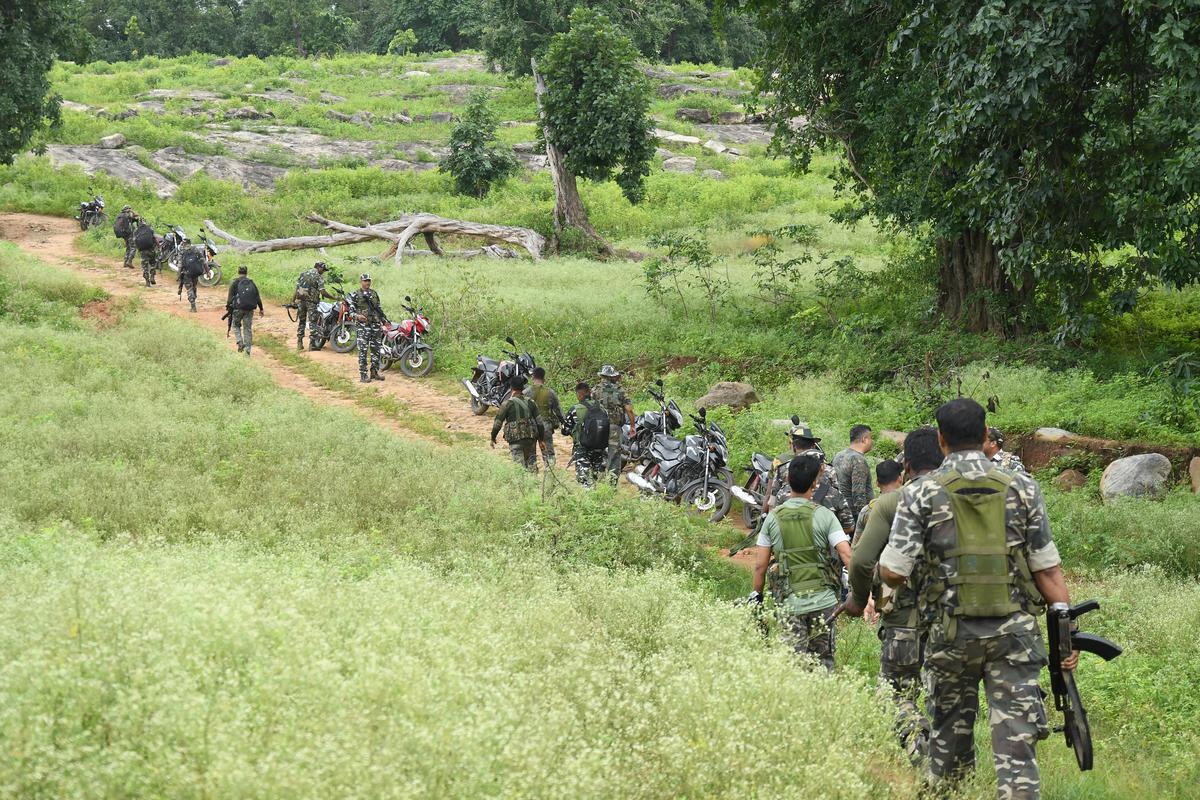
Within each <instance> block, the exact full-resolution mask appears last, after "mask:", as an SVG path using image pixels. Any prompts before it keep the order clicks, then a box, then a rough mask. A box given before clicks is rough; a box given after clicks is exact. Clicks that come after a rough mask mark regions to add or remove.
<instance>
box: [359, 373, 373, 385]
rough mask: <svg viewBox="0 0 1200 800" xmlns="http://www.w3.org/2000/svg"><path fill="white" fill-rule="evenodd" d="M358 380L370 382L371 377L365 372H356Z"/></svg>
mask: <svg viewBox="0 0 1200 800" xmlns="http://www.w3.org/2000/svg"><path fill="white" fill-rule="evenodd" d="M358 382H359V383H370V382H371V379H370V378H368V377H367V373H365V372H360V373H359V374H358Z"/></svg>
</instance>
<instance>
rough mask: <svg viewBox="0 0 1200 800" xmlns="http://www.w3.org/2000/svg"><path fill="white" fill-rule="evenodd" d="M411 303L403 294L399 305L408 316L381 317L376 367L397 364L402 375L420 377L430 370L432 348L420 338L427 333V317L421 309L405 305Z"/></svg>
mask: <svg viewBox="0 0 1200 800" xmlns="http://www.w3.org/2000/svg"><path fill="white" fill-rule="evenodd" d="M411 302H412V298H411V297H409V296H408V295H405V296H404V303H401V304H400V305H401V306H403V307H404V310H405V311H407V312H408V313H409V315H410V316H409V318H408V319H406V320H403V321H401V322H391V321H389V320H384V323H383V344H382V346H381V347H380V353H379V366H380V367H381V368H382V369H385V370H386V369H389V368H390V367H391V366H392V364H393V363H398V364H399V365H400V371H401V372H403V373H404V374H405V376H407V377H409V378H423V377H425V376H426V375H428V374H429V372H430V370H432V369H433V348H432V347H430V346H429V345H428V344H427V343H426V342H425V341H424V339H423V338H422V337H423V336H424V335H425V334H426V333H428V332H429V328H430V324H429V317H427V316H425V312H424V311H423V310H422V309H419V308H413V307H412V306H411V305H408V303H411Z"/></svg>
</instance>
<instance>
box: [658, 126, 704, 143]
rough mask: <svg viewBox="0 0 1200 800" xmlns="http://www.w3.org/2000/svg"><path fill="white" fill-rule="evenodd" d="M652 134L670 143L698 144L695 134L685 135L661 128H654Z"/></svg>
mask: <svg viewBox="0 0 1200 800" xmlns="http://www.w3.org/2000/svg"><path fill="white" fill-rule="evenodd" d="M654 135H655V136H656V137H658V138H659V140H661V141H664V142H670V143H671V144H700V140H699V139H698V138H697V137H695V136H685V135H684V134H682V133H675V132H674V131H668V130H663V129H662V128H655V129H654Z"/></svg>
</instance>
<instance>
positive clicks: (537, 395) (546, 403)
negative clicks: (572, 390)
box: [529, 383, 550, 417]
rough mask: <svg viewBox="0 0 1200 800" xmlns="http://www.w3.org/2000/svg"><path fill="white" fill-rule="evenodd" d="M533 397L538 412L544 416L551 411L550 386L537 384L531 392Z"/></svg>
mask: <svg viewBox="0 0 1200 800" xmlns="http://www.w3.org/2000/svg"><path fill="white" fill-rule="evenodd" d="M529 394H530V395H532V397H533V402H535V403H537V407H538V413H539V414H541V415H542V416H543V417H544V416H546V415H547V414H549V413H550V387H549V386H547V385H546V384H544V383H543V384H540V385H537V384H535V385H534V387H533V389H532V390H531V391H530V392H529Z"/></svg>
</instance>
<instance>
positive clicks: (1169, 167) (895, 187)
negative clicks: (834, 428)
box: [729, 0, 1200, 334]
mask: <svg viewBox="0 0 1200 800" xmlns="http://www.w3.org/2000/svg"><path fill="white" fill-rule="evenodd" d="M729 2H730V7H732V8H736V9H740V10H749V11H751V12H753V13H754V14H755V15H756V16H757V17H758V21H759V26H760V27H761V28H762V30H763V31H765V32H766V34H767V46H766V55H765V58H764V62H763V64H762V72H761V74H762V79H761V81H762V83H761V88H762V89H763V90H766V92H768V93H764V95H763V100H764V103H765V105H766V108H767V111H768V113H769V114H770V115H771V116H772V117H773V119H774V121H775V122H776V123H777V124H778V128H777V131H778V132H777V140H776V144H777V145H778V147H779V148H781V149H782V150H783V151H784V152H786V153H787V154H789V155H790V156H791V157H792V158H793V159H794V160H795V162H796V164H797V165H798V166H799V167H801V168H804V167H807V165H808V163H809V159H810V158H811V155H812V153H813V151H814V150H815V149H816V148H819V147H827V146H833V147H835V148H836V149H838V150H839V151H840V152H841V153H842V154H843V155H844V160H843V162H842V163H843V166H842V168H841V171H840V173H839V176H838V177H839V182H840V187H841V188H842V189H843V190H844V191H845V192H847V193H848V194H849V195H850V196H851V197H852V198H853V201H854V202H853V204H852V210H851V215H856V214H857V215H861V214H871V215H873V216H874V217H876V218H877V219H879V220H881V221H883V222H885V223H886V224H890V225H894V226H896V227H898V228H901V229H905V230H909V231H912V232H915V233H919V234H923V235H924V234H930V235H931V236H932V238H933V241H934V242H935V243H936V247H937V249H938V252H939V254H940V262H941V271H940V277H939V301H940V307H941V310H942V312H943V313H944V314H945V315H946V316H947V317H950V318H953V319H957V320H961V321H962V322H963V323H964V324H965V325H966V326H967V327H968V328H970V329H972V330H977V331H982V330H989V331H993V332H996V333H1000V334H1004V333H1006V332H1011V331H1012V330H1013V328H1014V321H1017V320H1019V319H1020V317H1021V307H1022V306H1024V305H1025V304H1026V303H1027V301H1029V300H1030V299H1031V298H1032V296H1033V292H1034V289H1035V287H1044V288H1046V289H1047V290H1051V289H1057V290H1060V291H1061V292H1062V299H1063V300H1064V302H1065V303H1066V304H1067V305H1069V304H1070V301H1071V300H1072V299H1073V298H1074V297H1077V296H1078V295H1079V294H1080V293H1081V292H1084V291H1088V290H1091V289H1093V288H1094V287H1096V286H1097V285H1105V286H1112V285H1113V284H1114V283H1117V282H1119V283H1120V284H1121V285H1122V287H1123V288H1126V289H1132V288H1136V286H1138V285H1141V284H1144V283H1146V282H1152V281H1158V280H1161V281H1165V282H1167V283H1168V284H1173V285H1181V284H1184V283H1188V282H1191V281H1194V280H1196V279H1197V277H1198V276H1200V249H1198V248H1200V136H1198V135H1197V133H1196V131H1197V128H1196V125H1197V120H1198V119H1200V116H1198V115H1200V10H1198V8H1197V4H1196V2H1195V0H1177V1H1176V2H1170V1H1168V0H1163V1H1161V2H1148V1H1147V0H1125V1H1124V2H1122V1H1121V0H1092V1H1091V2H1081V1H1080V0H1036V1H1035V0H1009V1H1008V2H1005V1H1004V0H976V1H975V2H933V1H932V0H930V1H929V2H878V1H877V0H873V1H869V0H836V1H835V2H826V1H825V0H792V1H791V2H788V3H778V2H775V1H774V0H729Z"/></svg>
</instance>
